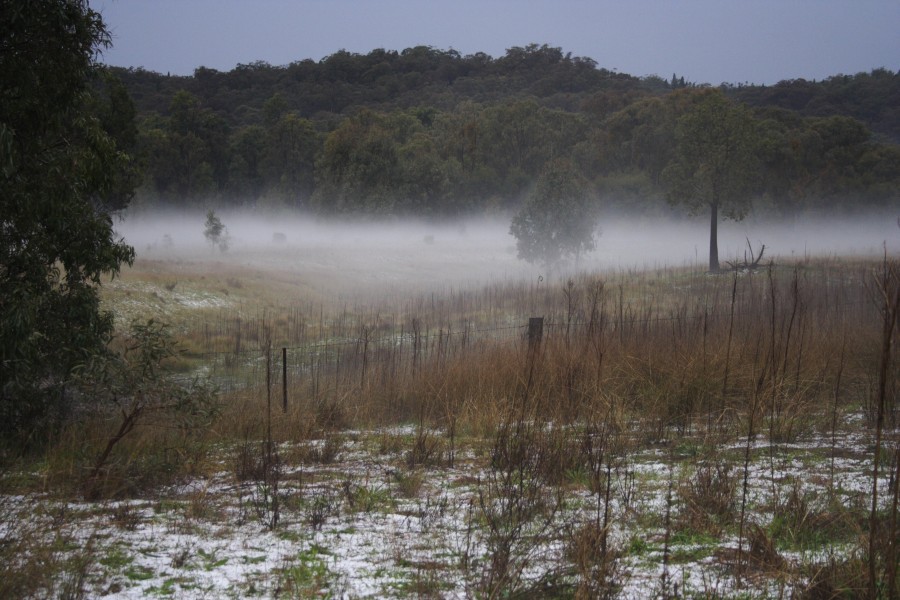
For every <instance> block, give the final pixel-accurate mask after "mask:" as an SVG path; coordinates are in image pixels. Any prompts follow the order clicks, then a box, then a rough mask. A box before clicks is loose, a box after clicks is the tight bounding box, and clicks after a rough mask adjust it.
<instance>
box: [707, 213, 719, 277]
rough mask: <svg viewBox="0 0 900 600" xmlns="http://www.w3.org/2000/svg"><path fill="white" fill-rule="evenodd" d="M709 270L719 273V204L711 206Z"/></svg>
mask: <svg viewBox="0 0 900 600" xmlns="http://www.w3.org/2000/svg"><path fill="white" fill-rule="evenodd" d="M709 208H710V211H709V270H710V272H712V273H717V272H718V271H719V203H718V202H711V203H710V205H709Z"/></svg>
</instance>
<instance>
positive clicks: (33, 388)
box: [0, 0, 134, 442]
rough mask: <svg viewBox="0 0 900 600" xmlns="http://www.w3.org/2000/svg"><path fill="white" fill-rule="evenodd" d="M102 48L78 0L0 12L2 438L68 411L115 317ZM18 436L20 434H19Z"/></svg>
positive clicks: (119, 162)
mask: <svg viewBox="0 0 900 600" xmlns="http://www.w3.org/2000/svg"><path fill="white" fill-rule="evenodd" d="M109 43H110V38H109V33H108V32H107V29H106V27H105V26H104V24H103V21H102V19H101V17H100V15H99V14H98V13H97V12H95V11H93V10H91V9H90V7H89V6H88V3H87V2H86V1H84V0H7V1H4V2H2V3H0V239H2V243H0V434H3V435H2V437H5V438H6V440H7V441H9V440H10V437H7V436H9V435H11V434H16V435H17V439H18V440H19V441H20V442H21V441H22V440H21V437H24V438H26V439H29V436H32V435H34V434H36V433H39V432H40V431H41V430H42V429H43V428H44V427H46V426H48V424H50V423H52V422H53V416H54V415H57V414H58V411H60V410H64V409H65V406H66V404H67V403H66V390H67V387H68V383H69V382H70V381H71V378H72V375H73V372H74V370H75V369H76V367H77V366H78V365H79V364H83V363H84V362H85V361H86V360H88V358H89V357H90V356H92V355H93V354H95V353H98V352H102V351H103V349H104V348H105V346H106V343H107V341H108V340H109V338H110V336H111V334H112V330H113V317H112V315H111V314H110V313H108V312H105V311H103V310H102V309H101V307H100V299H99V294H98V286H99V284H100V282H101V278H102V277H103V276H105V275H110V274H112V275H115V274H116V273H117V272H118V271H119V268H120V266H121V265H122V263H128V264H130V263H131V261H132V260H133V258H134V250H133V249H132V248H131V247H130V246H128V245H127V244H126V243H125V242H124V241H123V240H121V239H118V238H117V237H116V235H115V232H114V230H113V222H112V217H111V215H110V212H109V210H110V209H111V208H112V207H114V206H122V205H124V204H126V203H127V194H126V195H125V196H124V197H123V194H124V192H125V191H126V190H124V189H123V178H122V177H121V173H122V171H123V170H127V169H128V168H129V164H130V163H129V161H128V157H127V156H126V155H125V154H124V153H123V152H121V151H120V149H119V148H118V147H117V146H116V142H115V139H114V136H112V135H110V134H109V133H108V132H107V131H106V130H105V129H104V128H103V124H102V121H101V118H98V117H97V116H95V115H94V114H92V113H91V112H90V107H91V106H96V104H93V103H92V102H91V101H90V97H91V94H92V93H93V92H94V89H95V87H94V86H92V85H91V78H92V77H93V76H95V75H96V74H97V72H98V70H99V69H100V67H99V65H98V64H97V55H98V53H99V52H100V51H101V50H102V49H103V48H105V47H107V46H108V45H109ZM19 436H21V437H19Z"/></svg>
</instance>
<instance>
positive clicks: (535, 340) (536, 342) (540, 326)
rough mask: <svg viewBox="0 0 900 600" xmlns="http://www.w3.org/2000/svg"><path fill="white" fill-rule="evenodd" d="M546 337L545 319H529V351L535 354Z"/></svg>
mask: <svg viewBox="0 0 900 600" xmlns="http://www.w3.org/2000/svg"><path fill="white" fill-rule="evenodd" d="M543 337H544V317H531V318H530V319H528V351H529V352H533V351H534V350H535V349H536V348H537V347H538V346H540V345H541V340H542V339H543Z"/></svg>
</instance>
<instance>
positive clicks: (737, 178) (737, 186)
mask: <svg viewBox="0 0 900 600" xmlns="http://www.w3.org/2000/svg"><path fill="white" fill-rule="evenodd" d="M755 127H756V125H755V123H754V121H753V118H752V116H751V115H750V113H749V111H748V110H747V109H745V108H743V107H742V106H740V105H735V104H734V103H732V102H731V101H730V100H728V99H727V98H725V97H724V96H723V95H722V94H721V93H719V92H715V91H714V92H710V93H708V94H704V97H703V98H702V100H700V102H698V103H697V104H695V105H694V106H693V107H692V108H691V109H689V110H688V111H687V112H686V113H685V114H684V115H683V116H682V117H681V118H679V119H678V125H677V128H676V136H675V140H676V141H675V147H674V150H675V152H674V156H673V158H672V160H671V162H670V163H669V165H668V166H667V167H666V168H665V170H664V171H663V173H662V177H663V180H664V181H665V184H666V186H667V187H668V198H669V201H670V202H672V203H676V204H684V205H686V206H687V207H688V209H689V210H690V211H691V212H694V213H696V212H698V211H699V210H701V209H703V208H709V211H710V228H709V232H710V233H709V270H710V271H718V270H719V246H718V222H719V214H720V212H721V213H722V214H723V215H724V216H726V217H728V218H732V219H735V220H740V219H743V218H744V216H746V214H747V212H748V210H749V201H750V198H751V196H752V194H753V192H754V189H755V188H754V184H755V183H756V182H757V181H758V179H759V175H760V167H761V164H760V163H759V161H758V160H757V152H756V147H757V133H756V129H755Z"/></svg>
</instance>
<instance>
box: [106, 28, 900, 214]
mask: <svg viewBox="0 0 900 600" xmlns="http://www.w3.org/2000/svg"><path fill="white" fill-rule="evenodd" d="M113 71H114V72H115V74H116V75H117V76H119V77H120V78H121V79H122V80H123V81H124V82H125V85H126V86H127V88H128V90H129V92H130V93H131V94H132V96H133V97H134V99H135V102H137V107H138V113H139V120H140V122H141V127H140V133H139V135H138V148H139V150H140V154H141V157H142V162H143V164H144V165H146V171H147V180H148V181H147V185H146V187H145V188H144V189H142V192H141V193H142V194H143V195H145V196H146V198H147V199H148V200H150V201H159V202H164V203H169V204H176V205H179V204H185V203H194V204H198V203H203V202H208V201H210V200H213V199H214V200H215V201H216V202H217V203H223V202H224V203H235V204H242V203H251V204H252V203H254V202H260V201H262V202H265V203H270V202H275V203H280V204H283V205H286V206H290V207H297V208H304V209H311V210H313V211H315V212H319V213H325V214H329V213H346V212H365V213H381V214H391V215H393V214H415V215H419V216H426V215H427V216H432V215H447V214H459V213H462V212H464V211H470V210H476V211H481V212H484V211H500V210H502V211H505V210H511V209H513V208H514V207H515V202H516V201H517V199H519V198H521V197H523V196H524V195H525V194H526V193H527V191H528V190H529V189H530V188H532V187H533V186H534V185H535V182H536V179H537V177H538V175H539V174H540V172H541V171H542V170H543V169H544V167H545V166H546V165H547V163H548V162H550V161H551V160H556V159H568V160H571V161H572V162H573V163H575V165H576V166H577V170H578V171H579V172H580V174H581V176H582V177H584V178H585V179H586V180H588V181H589V182H592V183H596V182H597V181H598V180H601V181H600V182H601V183H602V179H604V178H609V177H613V178H615V177H618V176H620V175H622V174H623V173H624V174H640V175H641V176H642V177H643V178H644V179H646V181H648V182H649V183H650V184H651V186H652V189H650V190H647V192H648V193H646V194H643V193H642V194H641V195H640V196H637V197H630V198H627V199H626V200H625V201H624V202H623V201H621V200H620V199H619V198H618V197H617V196H616V195H615V194H613V193H610V194H608V195H607V196H606V197H605V198H604V199H605V200H609V201H610V202H611V203H612V204H615V205H616V206H617V208H622V209H626V210H632V211H634V210H636V211H639V212H644V213H646V212H650V211H652V210H653V208H652V206H653V205H655V204H657V198H658V196H659V195H660V194H661V192H662V190H663V187H664V186H663V183H664V182H663V181H662V179H661V174H662V172H663V170H664V169H665V168H666V167H667V165H669V164H670V163H671V162H672V160H673V158H674V156H675V147H676V144H677V140H676V128H677V122H678V119H679V118H680V117H682V116H683V115H684V114H685V113H686V112H687V111H688V110H690V109H691V108H692V107H693V105H694V104H696V103H697V102H699V101H702V100H703V99H704V98H706V97H707V96H709V95H710V94H712V93H718V94H721V95H724V96H725V97H728V98H729V99H732V100H734V101H735V106H744V107H746V109H747V113H748V114H750V115H752V117H753V118H754V119H756V120H757V121H758V122H760V124H761V125H762V124H765V126H764V127H763V129H764V130H765V134H766V135H765V145H764V148H763V149H762V150H761V151H760V159H761V160H762V162H763V165H762V168H761V171H760V175H761V176H760V180H761V181H764V182H765V185H764V186H763V187H762V188H760V189H758V190H756V193H757V195H759V196H761V197H762V198H761V199H762V200H763V201H762V202H760V203H757V205H756V206H757V207H759V209H760V210H770V211H774V212H775V213H777V214H778V215H786V214H790V213H794V212H801V211H807V210H820V209H834V208H844V207H849V208H853V207H857V206H858V207H861V208H862V207H865V206H867V205H874V206H878V207H890V206H891V205H892V203H895V202H896V197H897V194H898V192H900V171H898V169H897V168H896V167H897V164H898V156H900V150H898V149H897V142H898V141H900V119H898V114H900V113H898V112H897V111H896V110H894V108H893V107H894V106H896V105H897V103H898V101H900V75H897V74H895V73H892V72H890V71H886V70H883V69H879V70H875V71H872V72H871V73H860V74H857V75H854V76H844V75H840V76H835V77H832V78H829V79H827V80H825V81H822V82H809V81H804V80H794V81H785V82H780V83H779V84H777V85H775V86H747V85H741V86H729V85H724V84H723V85H722V86H721V87H720V88H718V89H715V90H714V89H712V88H710V87H709V86H706V85H698V84H695V83H691V82H686V81H684V78H683V77H677V76H676V75H675V74H673V76H672V78H671V80H664V79H662V78H660V77H656V76H648V77H643V78H637V77H633V76H630V75H627V74H624V73H615V72H612V71H610V70H608V69H604V68H602V67H600V66H598V65H597V63H596V62H595V61H593V60H592V59H590V58H585V57H573V56H571V54H568V53H565V52H563V51H562V50H561V49H560V48H555V47H550V46H547V45H538V44H529V45H527V46H525V47H513V48H509V49H508V50H507V51H506V53H505V55H504V56H501V57H498V58H492V57H490V56H488V55H486V54H484V53H475V54H472V55H467V56H463V55H460V54H459V53H458V52H456V51H453V50H449V51H442V50H439V49H435V48H432V47H426V46H418V47H414V48H407V49H405V50H403V51H400V52H398V51H393V50H385V49H376V50H373V51H372V52H370V53H368V54H355V53H351V52H347V51H343V50H342V51H339V52H337V53H335V54H333V55H330V56H327V57H325V58H323V59H322V60H320V61H318V62H316V61H312V60H302V61H297V62H294V63H291V64H289V65H285V66H273V65H270V64H267V63H264V62H255V63H250V64H244V65H238V67H236V68H235V69H233V70H231V71H229V72H219V71H216V70H213V69H207V68H203V67H201V68H198V69H197V70H196V71H195V72H194V75H193V76H192V77H174V76H165V75H161V74H158V73H152V72H148V71H145V70H142V69H113ZM869 130H871V131H873V132H875V134H876V136H877V137H876V138H875V139H872V138H871V136H870V135H869V134H868V131H869ZM860 133H862V134H863V135H858V134H860ZM850 200H852V201H853V202H852V204H851V203H850V202H849V201H850Z"/></svg>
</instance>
